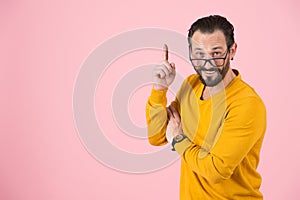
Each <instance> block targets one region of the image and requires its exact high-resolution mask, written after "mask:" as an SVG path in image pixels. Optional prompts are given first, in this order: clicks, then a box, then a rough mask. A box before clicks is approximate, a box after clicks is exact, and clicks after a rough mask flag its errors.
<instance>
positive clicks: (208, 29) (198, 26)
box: [188, 15, 234, 48]
mask: <svg viewBox="0 0 300 200" xmlns="http://www.w3.org/2000/svg"><path fill="white" fill-rule="evenodd" d="M198 30H199V31H200V32H201V33H213V32H214V31H215V30H220V31H222V32H223V34H224V35H225V39H226V44H227V47H228V48H230V47H231V46H232V45H233V43H234V34H233V31H234V27H233V25H232V24H231V23H230V22H229V21H228V20H227V19H226V18H225V17H222V16H220V15H210V16H208V17H203V18H200V19H198V20H197V21H195V22H194V23H193V24H192V26H191V28H190V29H189V34H188V41H189V44H191V41H190V39H191V38H192V36H193V34H194V33H195V31H198Z"/></svg>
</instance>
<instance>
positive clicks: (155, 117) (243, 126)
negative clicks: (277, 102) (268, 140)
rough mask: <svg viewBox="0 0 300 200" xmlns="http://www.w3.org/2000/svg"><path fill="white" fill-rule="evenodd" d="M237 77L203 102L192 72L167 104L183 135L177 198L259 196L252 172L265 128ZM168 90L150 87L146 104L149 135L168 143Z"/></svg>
mask: <svg viewBox="0 0 300 200" xmlns="http://www.w3.org/2000/svg"><path fill="white" fill-rule="evenodd" d="M234 72H235V73H236V75H237V76H236V77H235V78H234V80H233V81H232V82H231V83H230V84H229V85H228V86H227V87H226V88H225V90H223V91H222V92H220V93H218V94H216V95H214V96H212V97H211V98H209V99H207V100H201V99H200V96H201V94H202V91H203V89H204V85H203V84H202V83H201V81H200V80H199V78H198V75H196V74H193V75H191V76H189V77H188V78H187V79H185V81H184V82H183V84H182V86H181V88H180V90H179V91H178V93H177V95H176V99H175V100H174V101H173V102H172V105H173V106H174V107H175V108H176V109H177V110H178V112H179V113H180V115H181V122H182V129H183V133H184V134H185V135H186V136H187V139H185V140H183V141H182V142H180V143H177V144H175V150H176V151H177V152H178V153H179V154H180V155H181V177H180V199H181V200H194V199H195V200H198V199H200V200H210V199H213V200H216V199H217V200H218V199H220V200H223V199H224V200H228V199H238V200H243V199H263V197H262V194H261V193H260V191H259V188H260V185H261V176H260V174H259V173H258V172H257V171H256V169H257V166H258V162H259V153H260V149H261V146H262V141H263V137H264V133H265V129H266V110H265V106H264V104H263V102H262V100H261V99H260V97H259V96H258V95H257V94H256V93H255V91H254V89H252V88H251V87H250V86H249V85H247V84H246V83H245V82H243V81H242V79H241V76H240V74H239V73H238V71H237V70H234ZM166 92H167V90H162V91H156V90H154V89H152V92H151V96H150V97H149V99H148V102H147V105H146V118H147V124H148V138H149V142H150V143H151V144H152V145H163V144H166V143H167V140H166V137H165V132H166V126H167V123H168V120H167V113H166V104H167V99H166Z"/></svg>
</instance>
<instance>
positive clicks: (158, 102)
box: [146, 88, 179, 146]
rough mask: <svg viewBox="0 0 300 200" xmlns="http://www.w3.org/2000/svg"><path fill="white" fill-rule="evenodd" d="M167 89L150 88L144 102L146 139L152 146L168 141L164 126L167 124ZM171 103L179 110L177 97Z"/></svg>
mask: <svg viewBox="0 0 300 200" xmlns="http://www.w3.org/2000/svg"><path fill="white" fill-rule="evenodd" d="M166 93H167V89H165V90H155V89H154V88H152V91H151V95H150V97H149V98H148V101H147V104H146V120H147V125H148V140H149V142H150V144H152V145H154V146H160V145H164V144H166V143H168V141H167V138H166V128H167V124H168V116H167V110H166V105H167V98H166ZM171 105H172V106H173V107H174V108H175V109H176V110H179V103H178V100H177V98H176V99H175V100H174V101H173V102H172V103H171Z"/></svg>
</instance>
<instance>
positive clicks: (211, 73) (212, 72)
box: [203, 70, 216, 76]
mask: <svg viewBox="0 0 300 200" xmlns="http://www.w3.org/2000/svg"><path fill="white" fill-rule="evenodd" d="M203 72H204V74H205V75H206V76H212V75H214V74H215V73H216V71H207V70H205V71H203Z"/></svg>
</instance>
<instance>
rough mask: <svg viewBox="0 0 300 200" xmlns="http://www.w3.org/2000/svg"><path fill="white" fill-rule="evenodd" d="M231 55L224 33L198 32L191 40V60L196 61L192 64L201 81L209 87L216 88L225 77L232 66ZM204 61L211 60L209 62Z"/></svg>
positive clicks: (217, 31)
mask: <svg viewBox="0 0 300 200" xmlns="http://www.w3.org/2000/svg"><path fill="white" fill-rule="evenodd" d="M227 51H228V52H227ZM229 54H230V52H229V49H227V45H226V40H225V36H224V34H223V32H222V31H219V30H216V31H214V32H213V33H201V32H200V31H196V32H195V33H194V34H193V36H192V38H191V49H190V55H191V59H195V60H193V61H192V63H193V65H194V68H195V70H196V72H197V73H198V74H199V78H200V80H201V81H202V82H203V83H204V84H205V85H207V86H210V87H213V86H216V85H217V84H218V83H220V82H221V81H222V79H223V78H224V77H225V75H226V73H227V71H228V69H229V66H230V61H229V59H230V56H229ZM202 59H211V60H210V62H208V61H205V60H202ZM205 62H206V63H205ZM204 64H205V65H204ZM202 65H204V66H202Z"/></svg>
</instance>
